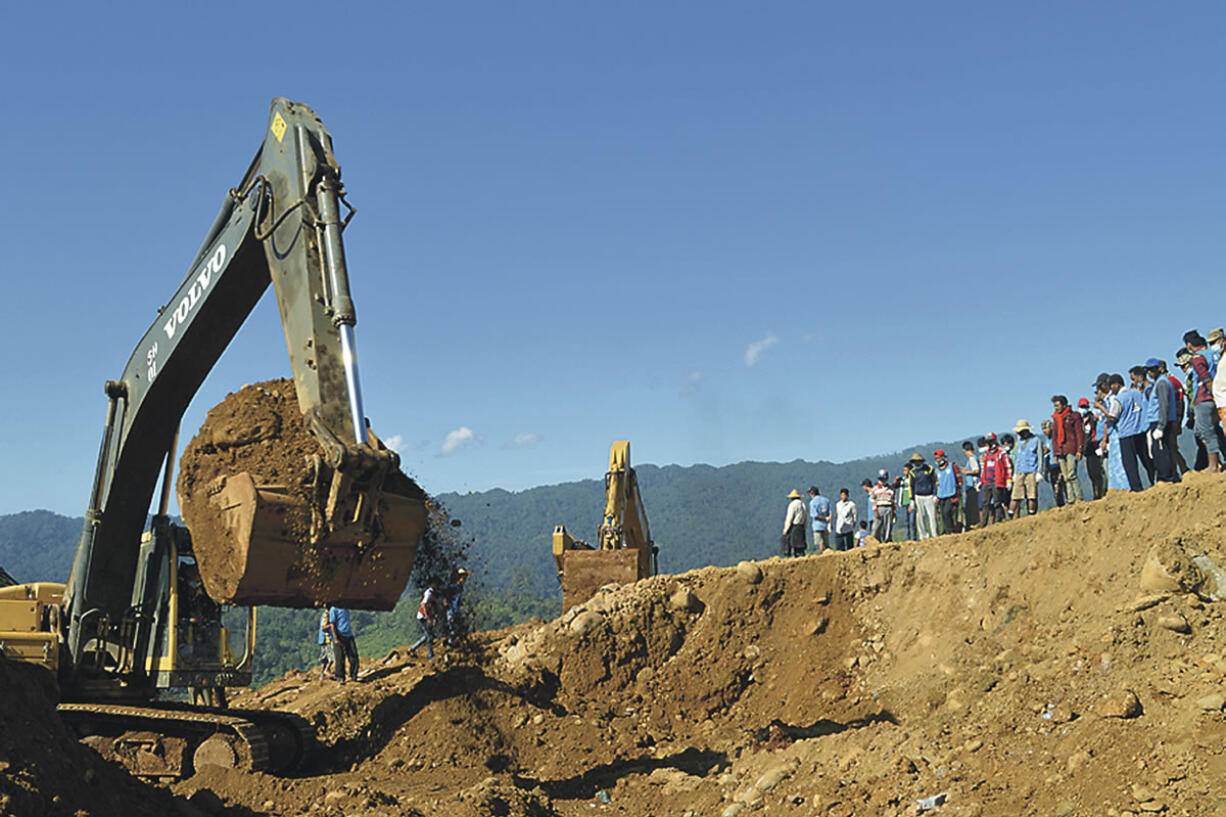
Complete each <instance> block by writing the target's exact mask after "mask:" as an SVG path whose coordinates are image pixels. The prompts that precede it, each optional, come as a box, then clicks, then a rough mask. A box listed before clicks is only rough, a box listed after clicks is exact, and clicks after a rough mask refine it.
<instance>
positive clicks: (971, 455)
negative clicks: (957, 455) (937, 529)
mask: <svg viewBox="0 0 1226 817" xmlns="http://www.w3.org/2000/svg"><path fill="white" fill-rule="evenodd" d="M962 454H963V456H965V457H966V465H965V466H963V467H962V473H963V474H965V475H966V478H965V479H964V480H963V481H962V486H963V488H964V489H965V491H966V497H965V498H964V499H963V501H962V515H963V517H964V520H965V522H964V528H963V529H964V530H970V529H971V528H973V527H976V526H977V525H978V524H979V523H980V521H981V520H980V518H979V457H978V456H976V455H975V444H974V443H973V442H971V441H970V440H967V441H966V442H964V443H962Z"/></svg>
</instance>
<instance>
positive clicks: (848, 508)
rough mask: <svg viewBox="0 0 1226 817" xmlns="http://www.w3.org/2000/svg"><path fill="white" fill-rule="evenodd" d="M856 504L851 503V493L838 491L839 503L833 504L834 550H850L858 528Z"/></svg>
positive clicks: (843, 489) (842, 489)
mask: <svg viewBox="0 0 1226 817" xmlns="http://www.w3.org/2000/svg"><path fill="white" fill-rule="evenodd" d="M858 516H859V512H858V511H857V510H856V503H854V502H852V501H851V492H850V491H848V490H847V489H846V488H840V489H839V501H838V502H836V503H834V549H835V550H839V551H842V550H851V547H852V544H853V543H854V542H855V537H856V529H857V528H859V527H860V520H859V519H858V518H857V517H858Z"/></svg>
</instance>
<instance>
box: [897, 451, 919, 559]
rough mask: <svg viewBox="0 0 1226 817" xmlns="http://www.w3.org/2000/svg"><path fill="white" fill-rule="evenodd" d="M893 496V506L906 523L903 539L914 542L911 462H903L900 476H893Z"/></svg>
mask: <svg viewBox="0 0 1226 817" xmlns="http://www.w3.org/2000/svg"><path fill="white" fill-rule="evenodd" d="M894 498H895V499H896V500H897V503H896V505H895V507H896V508H897V509H898V510H897V512H898V513H900V514H902V518H903V520H904V522H905V523H906V525H905V528H906V531H907V532H906V535H905V537H904V539H903V541H905V542H914V541H915V540H916V538H917V537H916V527H915V503H913V502H912V501H911V463H909V462H906V463H903V466H902V476H898V477H895V478H894Z"/></svg>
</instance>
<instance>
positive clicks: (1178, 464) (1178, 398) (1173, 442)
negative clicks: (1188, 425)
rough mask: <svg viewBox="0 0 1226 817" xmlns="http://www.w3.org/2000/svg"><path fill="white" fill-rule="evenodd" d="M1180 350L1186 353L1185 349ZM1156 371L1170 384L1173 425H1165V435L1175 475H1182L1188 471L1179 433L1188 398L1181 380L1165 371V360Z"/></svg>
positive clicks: (1159, 363) (1160, 361)
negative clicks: (1173, 414) (1172, 397)
mask: <svg viewBox="0 0 1226 817" xmlns="http://www.w3.org/2000/svg"><path fill="white" fill-rule="evenodd" d="M1182 351H1183V353H1184V354H1185V355H1186V354H1187V350H1186V349H1184V350H1182ZM1158 372H1159V373H1160V374H1161V375H1162V376H1163V377H1165V378H1166V379H1167V381H1168V382H1169V383H1170V384H1171V394H1172V395H1173V396H1174V400H1175V410H1174V413H1175V425H1174V426H1168V427H1167V430H1166V436H1167V437H1168V438H1169V439H1168V440H1167V443H1168V444H1169V445H1170V447H1171V460H1172V462H1174V464H1175V476H1182V475H1184V474H1186V473H1188V463H1187V461H1186V460H1185V459H1184V458H1183V453H1182V452H1181V451H1180V450H1179V435H1180V434H1182V433H1183V421H1184V419H1185V418H1186V417H1187V416H1188V399H1187V397H1186V395H1185V394H1184V389H1183V381H1182V380H1180V379H1179V378H1178V377H1176V376H1175V375H1173V374H1171V373H1170V372H1169V371H1167V369H1166V361H1165V360H1159V361H1158ZM1216 402H1217V401H1216V400H1215V401H1214V403H1216Z"/></svg>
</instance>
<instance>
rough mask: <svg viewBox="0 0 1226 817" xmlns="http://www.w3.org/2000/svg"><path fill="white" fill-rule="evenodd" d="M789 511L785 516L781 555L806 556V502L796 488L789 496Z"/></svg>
mask: <svg viewBox="0 0 1226 817" xmlns="http://www.w3.org/2000/svg"><path fill="white" fill-rule="evenodd" d="M788 499H789V500H790V501H789V502H788V509H787V511H786V512H785V513H784V515H783V536H782V537H780V539H779V549H780V554H781V555H783V556H804V555H805V548H806V547H807V546H808V545H807V543H806V542H805V538H806V537H805V518H806V517H807V516H808V512H807V511H806V510H805V503H804V500H803V499H801V497H800V491H797V490H796V489H795V488H793V489H792V492H791V493H790V494H788Z"/></svg>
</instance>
